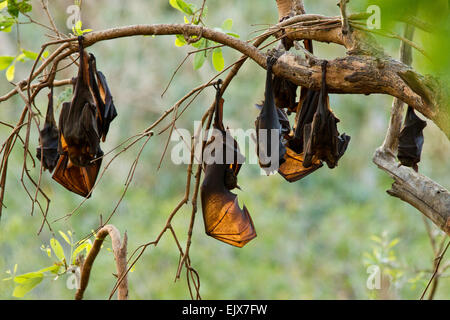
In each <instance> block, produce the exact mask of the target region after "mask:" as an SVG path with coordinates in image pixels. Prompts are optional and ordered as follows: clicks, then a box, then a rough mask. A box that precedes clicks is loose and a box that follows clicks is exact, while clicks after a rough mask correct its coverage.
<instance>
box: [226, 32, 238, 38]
mask: <svg viewBox="0 0 450 320" xmlns="http://www.w3.org/2000/svg"><path fill="white" fill-rule="evenodd" d="M227 35H229V36H232V37H235V38H240V35H238V34H237V33H234V32H227Z"/></svg>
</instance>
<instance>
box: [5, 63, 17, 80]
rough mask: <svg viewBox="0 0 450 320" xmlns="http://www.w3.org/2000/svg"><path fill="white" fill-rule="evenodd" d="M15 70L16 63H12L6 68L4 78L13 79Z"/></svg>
mask: <svg viewBox="0 0 450 320" xmlns="http://www.w3.org/2000/svg"><path fill="white" fill-rule="evenodd" d="M15 70H16V65H15V64H12V65H10V66H9V68H8V69H7V70H6V80H8V81H13V80H14V72H15Z"/></svg>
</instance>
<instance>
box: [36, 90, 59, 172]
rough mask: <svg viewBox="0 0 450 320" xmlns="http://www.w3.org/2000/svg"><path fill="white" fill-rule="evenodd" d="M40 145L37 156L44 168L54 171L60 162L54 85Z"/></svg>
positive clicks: (50, 94)
mask: <svg viewBox="0 0 450 320" xmlns="http://www.w3.org/2000/svg"><path fill="white" fill-rule="evenodd" d="M39 143H40V146H39V147H37V148H36V158H37V159H38V160H39V161H40V160H41V158H42V166H43V167H44V170H45V169H47V170H48V171H50V172H52V171H53V169H54V168H55V167H56V163H57V162H58V158H59V154H58V127H57V126H56V121H55V117H54V114H53V87H51V88H50V93H49V94H48V106H47V114H46V116H45V122H44V127H43V128H42V130H41V131H40V137H39Z"/></svg>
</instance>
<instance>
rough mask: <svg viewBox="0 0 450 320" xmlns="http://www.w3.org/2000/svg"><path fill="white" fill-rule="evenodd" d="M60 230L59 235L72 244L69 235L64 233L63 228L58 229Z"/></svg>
mask: <svg viewBox="0 0 450 320" xmlns="http://www.w3.org/2000/svg"><path fill="white" fill-rule="evenodd" d="M58 232H59V235H60V236H61V237H62V238H63V239H64V240H65V241H66V242H67V243H68V244H72V243H71V242H70V240H69V237H68V236H67V235H66V234H65V233H64V232H62V231H61V230H60V231H58Z"/></svg>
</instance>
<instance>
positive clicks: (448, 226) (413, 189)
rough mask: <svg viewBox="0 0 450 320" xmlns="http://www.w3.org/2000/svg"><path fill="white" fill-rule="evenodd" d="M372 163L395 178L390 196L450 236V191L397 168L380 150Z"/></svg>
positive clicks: (411, 171) (397, 165)
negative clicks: (422, 215) (405, 204)
mask: <svg viewBox="0 0 450 320" xmlns="http://www.w3.org/2000/svg"><path fill="white" fill-rule="evenodd" d="M373 161H374V163H375V164H376V165H377V166H378V167H379V168H380V169H382V170H384V171H386V172H387V173H388V174H389V175H390V176H391V177H392V178H394V180H395V182H394V184H393V185H392V189H391V190H388V191H387V192H388V193H389V194H390V195H391V196H394V197H397V198H400V199H402V200H403V201H406V202H408V203H409V204H411V205H412V206H414V207H415V208H416V209H417V210H419V211H420V212H422V213H423V214H424V215H426V216H427V217H428V218H429V219H430V220H431V221H433V223H434V224H435V225H436V226H437V227H439V228H440V229H441V230H442V231H444V232H446V233H447V234H448V235H450V192H448V191H447V190H446V189H445V188H444V187H442V186H441V185H439V184H437V183H436V182H434V181H433V180H431V179H429V178H428V177H426V176H423V175H421V174H419V173H417V172H415V171H414V170H413V169H411V168H408V167H404V166H399V164H398V163H397V162H396V161H395V158H394V157H393V156H391V155H389V154H388V153H386V152H383V151H382V150H381V149H378V150H377V151H376V152H375V155H374V158H373Z"/></svg>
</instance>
